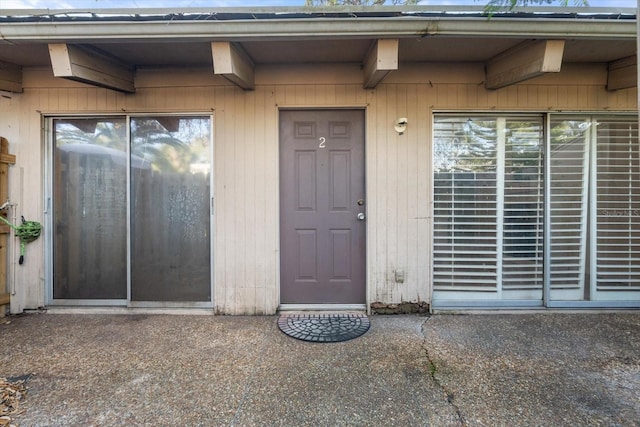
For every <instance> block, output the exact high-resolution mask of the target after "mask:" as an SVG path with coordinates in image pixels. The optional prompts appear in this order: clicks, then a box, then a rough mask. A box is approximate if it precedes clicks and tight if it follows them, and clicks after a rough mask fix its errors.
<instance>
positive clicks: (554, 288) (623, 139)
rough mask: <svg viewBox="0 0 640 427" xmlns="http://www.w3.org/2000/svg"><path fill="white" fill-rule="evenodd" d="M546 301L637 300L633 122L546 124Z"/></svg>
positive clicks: (639, 255) (639, 166)
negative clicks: (548, 209)
mask: <svg viewBox="0 0 640 427" xmlns="http://www.w3.org/2000/svg"><path fill="white" fill-rule="evenodd" d="M550 159H551V176H550V180H551V188H550V192H551V225H550V227H551V241H550V251H551V260H550V262H551V274H550V287H551V299H552V300H567V301H581V300H585V301H599V300H600V301H603V300H611V301H625V300H640V147H639V146H638V122H637V119H636V118H635V117H630V118H625V117H622V118H620V117H618V118H616V117H577V118H562V117H559V118H555V119H553V120H552V121H551V151H550Z"/></svg>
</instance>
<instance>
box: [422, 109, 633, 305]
mask: <svg viewBox="0 0 640 427" xmlns="http://www.w3.org/2000/svg"><path fill="white" fill-rule="evenodd" d="M545 123H548V125H547V126H545ZM545 128H547V129H548V130H545ZM433 141H434V157H433V167H434V175H433V200H434V204H433V206H434V210H433V221H434V222H433V259H432V262H433V276H432V277H433V290H434V293H433V298H434V302H435V303H436V305H437V304H438V302H439V301H440V302H441V301H501V302H503V304H502V305H508V304H509V303H508V301H509V300H512V301H513V300H519V301H521V302H523V303H527V304H528V305H542V304H543V300H545V299H546V300H547V301H546V303H547V304H549V303H553V302H562V301H564V302H593V303H594V306H597V302H598V301H618V302H624V301H640V147H639V145H638V122H637V118H636V117H632V116H620V117H604V116H600V117H592V116H575V117H573V116H566V115H551V116H542V115H540V116H531V117H528V116H514V117H511V116H500V115H498V116H476V117H473V116H472V117H466V116H465V117H462V116H460V115H438V116H436V119H435V122H434V139H433ZM545 153H547V154H545ZM545 157H546V158H545ZM545 200H546V202H547V204H548V205H547V206H545ZM545 235H546V236H547V238H546V241H545V239H544V236H545ZM543 296H546V298H543ZM505 301H507V303H506V304H504V302H505ZM476 305H477V304H476Z"/></svg>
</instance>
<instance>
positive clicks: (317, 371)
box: [0, 312, 640, 426]
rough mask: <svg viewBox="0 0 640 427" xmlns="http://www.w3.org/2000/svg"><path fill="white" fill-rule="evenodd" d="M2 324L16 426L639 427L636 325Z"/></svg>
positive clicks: (547, 317)
mask: <svg viewBox="0 0 640 427" xmlns="http://www.w3.org/2000/svg"><path fill="white" fill-rule="evenodd" d="M9 320H10V321H11V322H10V323H9V324H0V341H1V342H2V346H1V347H0V377H17V376H21V375H32V376H31V378H30V379H29V380H28V381H27V388H28V394H27V397H26V398H25V399H24V400H23V401H22V402H21V408H22V409H24V410H25V412H24V413H23V414H22V415H20V416H18V417H16V418H15V419H14V422H15V423H16V424H18V425H20V426H347V425H349V426H376V425H398V426H449V425H451V426H463V425H468V426H519V425H522V426H525V425H526V426H559V425H580V426H583V425H611V426H634V425H640V313H639V312H622V313H601V314H595V313H567V314H564V313H540V314H537V313H536V314H531V313H529V314H491V315H479V314H469V315H435V316H431V317H420V316H373V317H371V329H370V330H369V331H368V332H367V333H366V334H365V335H364V336H362V337H360V338H357V339H354V340H351V341H347V342H342V343H332V344H314V343H307V342H302V341H298V340H295V339H292V338H290V337H288V336H286V335H284V334H283V333H282V332H280V331H279V330H278V328H277V325H276V320H277V318H276V317H275V316H264V317H228V316H196V315H169V314H119V315H108V314H50V313H49V314H47V313H32V314H25V315H21V316H12V317H10V318H9Z"/></svg>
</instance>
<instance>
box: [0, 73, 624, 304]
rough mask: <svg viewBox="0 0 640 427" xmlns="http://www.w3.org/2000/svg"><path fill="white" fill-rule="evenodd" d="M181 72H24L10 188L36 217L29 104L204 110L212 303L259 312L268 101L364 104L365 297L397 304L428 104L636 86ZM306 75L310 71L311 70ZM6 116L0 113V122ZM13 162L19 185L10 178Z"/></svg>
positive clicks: (270, 266)
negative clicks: (241, 80)
mask: <svg viewBox="0 0 640 427" xmlns="http://www.w3.org/2000/svg"><path fill="white" fill-rule="evenodd" d="M305 72H306V71H305ZM180 73H181V72H180V71H176V72H175V73H172V74H170V75H171V77H167V78H166V79H165V80H162V79H161V78H160V77H158V73H157V72H156V74H154V76H155V77H153V78H154V80H153V86H143V87H139V88H138V90H137V92H136V94H135V95H123V94H120V93H118V92H114V91H109V90H106V89H100V88H95V87H91V86H88V85H74V84H71V83H69V82H66V81H65V82H63V83H56V82H58V81H57V80H46V78H45V77H38V78H35V77H33V78H31V79H30V78H29V77H28V76H27V78H26V80H25V81H26V89H25V93H24V94H23V95H16V97H19V98H20V111H21V113H20V120H19V122H20V123H19V124H18V126H19V129H20V137H19V138H17V140H15V139H14V140H11V139H10V142H11V144H12V145H11V151H12V152H14V153H16V155H17V158H18V164H17V165H16V167H14V168H12V172H11V176H10V179H11V198H12V200H14V201H15V202H16V203H18V204H19V206H20V210H21V212H24V213H25V215H26V216H27V217H29V218H30V219H31V218H33V219H36V220H42V215H41V214H40V213H41V212H42V211H43V209H42V206H41V201H42V200H43V198H42V195H43V189H42V182H43V177H42V176H41V173H42V172H41V171H42V168H41V165H42V161H43V159H42V155H43V152H42V151H41V141H40V116H39V114H38V113H37V112H36V111H43V112H45V114H49V113H56V112H61V113H74V112H77V113H87V112H88V113H96V114H98V113H120V112H122V109H125V110H126V111H136V112H156V111H167V112H171V111H175V112H180V111H189V112H204V113H207V112H209V111H211V110H213V111H214V163H215V169H214V170H215V176H214V194H215V215H214V227H215V235H214V246H213V251H214V257H215V264H214V282H215V286H214V290H215V297H214V302H215V306H216V309H217V310H218V311H220V312H223V313H229V314H254V313H255V314H269V313H273V312H275V310H276V309H277V306H278V302H279V289H278V286H279V268H280V267H279V233H278V224H279V219H278V210H279V208H278V203H279V202H278V200H279V183H278V176H279V175H278V170H279V166H278V158H279V157H278V150H279V144H278V106H285V107H294V108H295V107H300V108H307V107H314V106H320V107H327V106H335V107H345V106H349V107H353V106H365V105H366V106H367V113H366V129H367V140H366V173H367V177H366V179H367V221H368V222H367V233H368V234H367V251H368V253H367V264H368V266H367V268H368V272H367V275H368V296H369V302H372V301H375V300H379V301H383V302H401V301H403V300H404V301H417V300H428V299H429V298H430V295H429V288H430V268H429V252H430V250H431V248H430V240H429V239H430V235H431V229H430V227H431V225H430V221H429V220H428V219H427V218H428V217H429V216H430V211H431V209H430V197H431V196H430V191H431V190H430V187H431V167H430V164H431V144H430V139H431V108H433V109H436V110H451V111H466V110H469V111H472V110H487V109H499V110H504V111H513V112H517V111H520V110H522V111H531V110H538V111H547V110H548V109H549V108H552V109H567V110H571V109H574V110H580V109H582V110H589V111H597V110H604V109H609V110H616V109H618V110H634V109H635V108H636V94H637V92H636V90H635V89H629V90H621V91H617V92H607V91H606V90H605V89H604V87H601V86H597V85H580V84H549V83H547V84H535V82H530V83H528V84H526V85H516V86H512V87H507V88H503V89H501V90H497V91H487V90H485V89H484V86H483V85H482V84H478V82H477V78H476V76H475V75H473V74H470V75H469V80H468V82H467V83H466V84H463V83H447V84H438V83H433V84H429V83H420V84H418V83H415V84H411V83H410V82H408V83H394V84H390V83H386V84H385V83H384V82H383V83H382V84H381V85H379V86H378V87H377V88H376V89H374V90H364V89H362V87H361V86H360V85H359V84H353V82H345V83H339V82H336V83H335V84H326V83H325V84H317V85H315V84H295V85H293V84H287V82H286V81H282V82H281V83H280V84H273V85H269V86H258V87H256V90H255V91H253V92H244V91H242V90H240V89H238V88H236V87H234V86H230V85H227V84H226V83H224V82H222V83H220V80H216V79H214V80H212V82H213V83H210V84H205V83H202V84H200V83H198V84H190V85H188V86H181V85H180V84H178V83H173V82H174V81H180V78H182V79H183V80H184V78H183V77H184V76H183V77H180V76H181V74H180ZM185 73H186V72H185ZM27 74H28V73H27ZM187 74H188V73H187ZM34 75H35V74H34ZM168 75H169V74H168ZM185 75H186V74H185ZM461 75H462V74H461ZM176 76H177V77H179V78H177V77H176ZM47 78H48V79H51V78H50V77H47ZM176 79H177V80H176ZM307 80H308V81H309V82H312V81H314V76H312V75H310V76H309V78H308V79H307ZM49 81H51V82H52V83H47V82H49ZM163 81H164V83H163V84H164V86H163V84H161V83H162V82H163ZM43 82H44V83H43ZM158 82H160V83H158ZM30 84H33V85H32V86H33V87H31V86H29V85H30ZM221 84H224V85H221ZM11 117H13V116H11V115H4V114H3V115H2V116H1V117H0V129H3V128H4V127H5V125H6V123H5V122H6V121H7V120H11ZM398 117H407V118H408V119H409V126H408V130H407V132H406V133H405V134H404V135H401V136H399V135H397V133H396V132H395V131H394V129H393V123H394V121H395V120H396V119H397V118H398ZM14 148H15V149H14ZM21 169H22V170H23V171H24V182H23V184H24V190H22V187H21V185H20V183H19V171H20V170H21ZM27 194H28V195H29V197H27V196H26V195H27ZM34 195H35V197H34ZM42 240H43V239H40V240H39V241H38V242H35V243H33V244H32V245H29V251H30V252H29V254H28V262H27V263H26V264H25V266H23V267H22V268H20V269H19V270H18V276H19V277H18V280H19V281H20V283H21V284H22V285H23V286H21V287H19V288H20V289H21V290H20V292H22V296H21V297H20V303H19V304H20V307H25V308H36V307H38V306H39V305H42V304H43V303H44V301H43V297H42V289H43V287H42V285H41V281H40V275H41V272H42V271H43V266H44V261H43V258H42V255H41V254H42V253H43V252H42V246H41V245H42ZM395 270H404V272H405V281H404V283H396V282H395V277H394V271H395Z"/></svg>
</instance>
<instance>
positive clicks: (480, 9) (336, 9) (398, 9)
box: [0, 4, 636, 16]
mask: <svg viewBox="0 0 640 427" xmlns="http://www.w3.org/2000/svg"><path fill="white" fill-rule="evenodd" d="M484 9H485V7H484V6H482V5H478V6H474V5H467V6H456V5H445V4H443V5H430V6H429V5H395V6H338V5H336V6H317V7H316V6H264V7H260V6H256V7H253V6H247V7H184V8H169V7H158V8H144V7H143V8H108V9H106V8H97V9H93V8H91V9H81V8H75V9H3V10H1V11H0V16H54V15H71V14H75V15H77V14H82V13H85V14H88V15H105V16H113V15H169V14H236V13H247V14H268V13H271V14H285V13H296V14H300V13H309V14H313V13H315V14H322V13H330V14H336V13H344V14H349V13H358V12H360V13H378V12H386V13H465V12H466V13H484ZM519 12H520V13H553V14H566V13H568V14H578V15H584V14H607V15H616V14H626V15H635V14H636V8H633V7H558V6H530V7H515V8H513V9H511V10H509V11H508V12H506V13H509V14H513V13H519ZM500 13H501V12H497V13H495V14H494V16H496V15H500Z"/></svg>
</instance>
